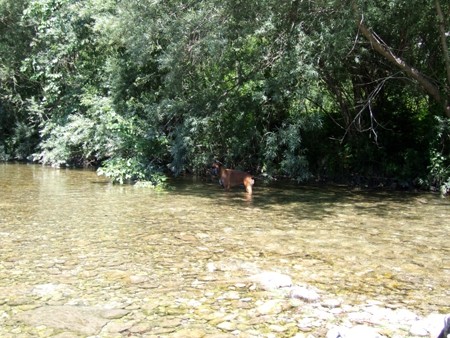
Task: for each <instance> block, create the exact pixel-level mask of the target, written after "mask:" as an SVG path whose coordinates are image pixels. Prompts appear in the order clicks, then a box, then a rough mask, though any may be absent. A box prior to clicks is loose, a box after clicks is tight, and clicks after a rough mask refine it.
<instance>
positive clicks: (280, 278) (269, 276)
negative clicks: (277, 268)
mask: <svg viewBox="0 0 450 338" xmlns="http://www.w3.org/2000/svg"><path fill="white" fill-rule="evenodd" d="M250 279H251V280H252V281H254V282H256V283H258V284H259V285H260V286H261V287H262V288H263V289H264V290H267V291H271V290H275V289H279V288H284V287H289V286H292V279H291V277H289V276H288V275H284V274H281V273H278V272H273V271H264V272H261V273H259V274H257V275H253V276H252V277H251V278H250Z"/></svg>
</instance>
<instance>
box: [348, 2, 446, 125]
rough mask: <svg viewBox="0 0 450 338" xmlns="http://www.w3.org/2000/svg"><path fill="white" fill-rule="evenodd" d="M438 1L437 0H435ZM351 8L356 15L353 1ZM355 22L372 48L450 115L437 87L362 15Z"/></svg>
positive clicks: (356, 8)
mask: <svg viewBox="0 0 450 338" xmlns="http://www.w3.org/2000/svg"><path fill="white" fill-rule="evenodd" d="M436 1H438V0H436ZM352 4H353V9H354V12H355V14H356V15H358V13H360V11H359V10H358V7H357V5H356V3H355V1H352ZM357 24H358V28H359V31H360V32H361V33H362V35H364V37H365V38H366V39H367V40H368V41H369V42H370V44H371V45H372V48H373V49H374V50H375V51H376V52H378V53H379V54H380V55H381V56H383V57H384V58H385V59H386V60H388V61H389V62H391V63H392V64H394V65H395V66H397V67H398V68H400V69H401V70H402V71H403V72H405V73H406V74H407V75H408V76H410V77H411V78H413V79H414V80H416V81H417V82H418V83H419V84H420V85H421V86H422V88H423V89H424V90H425V91H426V92H427V93H428V94H429V95H430V96H431V97H432V98H433V99H434V100H435V101H436V102H438V103H439V104H441V105H442V106H443V108H444V111H445V113H446V115H447V116H448V117H450V105H449V104H448V102H447V100H446V99H443V98H442V96H441V93H440V90H439V87H438V86H436V85H435V84H434V83H432V82H431V81H430V80H428V79H427V78H426V77H425V76H424V75H423V74H422V73H421V72H420V71H419V70H417V69H416V68H414V67H412V66H410V65H408V64H407V63H406V62H405V61H404V60H403V59H401V58H400V57H399V56H397V55H396V54H395V53H394V52H393V51H392V49H391V48H390V47H389V46H388V45H387V44H386V43H385V42H384V41H383V40H381V39H380V37H379V36H378V35H377V34H375V33H374V32H372V31H371V30H370V29H369V28H368V27H367V26H366V25H365V24H364V16H363V15H362V16H361V19H359V18H357ZM447 51H448V49H447Z"/></svg>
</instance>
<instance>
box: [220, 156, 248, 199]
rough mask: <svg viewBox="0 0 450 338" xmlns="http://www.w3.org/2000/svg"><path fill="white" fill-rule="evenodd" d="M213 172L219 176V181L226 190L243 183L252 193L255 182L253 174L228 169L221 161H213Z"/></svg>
mask: <svg viewBox="0 0 450 338" xmlns="http://www.w3.org/2000/svg"><path fill="white" fill-rule="evenodd" d="M212 173H213V175H216V176H219V183H220V185H221V186H223V187H224V188H225V189H226V190H230V188H231V187H234V186H237V185H241V184H243V185H244V187H245V190H246V191H247V193H249V194H250V195H251V194H252V187H253V184H255V180H254V179H253V176H252V175H250V174H248V173H246V172H244V171H240V170H233V169H226V168H225V167H224V166H223V165H222V163H220V162H214V163H213V165H212Z"/></svg>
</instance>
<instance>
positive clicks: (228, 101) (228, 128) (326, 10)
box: [0, 0, 450, 192]
mask: <svg viewBox="0 0 450 338" xmlns="http://www.w3.org/2000/svg"><path fill="white" fill-rule="evenodd" d="M449 12H450V4H449V3H448V2H442V3H441V2H440V1H439V0H435V1H434V2H431V1H423V0H409V1H404V0H390V1H382V2H379V3H372V2H367V1H358V0H347V1H337V0H328V1H302V0H262V1H255V0H251V1H249V0H245V1H243V0H225V1H218V0H208V1H194V0H186V1H180V0H178V1H177V0H167V1H157V0H156V1H155V0H127V1H120V0H85V1H75V0H0V83H1V86H0V158H3V159H12V158H15V159H31V160H34V161H40V162H42V163H47V164H52V165H93V166H98V167H99V172H100V173H102V174H104V175H107V176H109V177H111V178H112V179H113V180H114V181H118V182H125V181H129V180H131V181H133V180H138V181H146V182H150V183H151V184H158V183H161V182H162V181H163V180H164V177H165V176H164V175H165V174H167V173H169V172H171V173H173V174H180V173H183V172H194V173H201V172H203V171H204V170H205V168H207V167H208V165H209V164H210V163H211V162H212V160H213V159H220V160H222V161H223V162H225V163H226V164H227V165H228V166H231V167H240V168H243V169H246V170H250V171H253V172H254V173H259V174H264V175H265V176H267V177H272V176H277V175H283V176H287V177H291V178H294V179H297V180H299V181H302V180H307V179H333V180H348V179H350V178H352V180H353V181H354V182H355V183H357V184H371V182H373V183H375V182H376V184H379V183H389V182H390V183H389V184H398V185H404V186H411V185H412V184H421V185H422V186H424V187H427V186H436V187H441V188H442V190H443V192H446V191H448V190H449V189H450V152H449V146H450V122H449V118H450V104H449V101H450V61H449V53H450V51H449V48H448V44H447V40H448V37H449V35H450V33H449V30H450V27H449V25H448V22H446V21H445V20H446V17H447V16H448V15H447V16H446V15H445V13H449Z"/></svg>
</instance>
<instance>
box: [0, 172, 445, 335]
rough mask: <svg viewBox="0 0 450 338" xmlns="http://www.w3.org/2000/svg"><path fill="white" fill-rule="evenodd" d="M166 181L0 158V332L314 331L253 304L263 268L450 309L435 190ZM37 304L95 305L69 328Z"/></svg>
mask: <svg viewBox="0 0 450 338" xmlns="http://www.w3.org/2000/svg"><path fill="white" fill-rule="evenodd" d="M171 185H172V187H173V189H171V190H170V191H168V192H155V191H153V190H151V189H148V188H137V187H134V186H127V185H124V186H119V185H112V184H110V183H108V181H106V180H105V179H103V178H102V177H99V176H97V175H96V173H95V172H92V171H83V170H64V169H53V168H48V167H42V166H36V165H21V164H0V336H1V337H18V336H23V337H30V336H40V337H46V336H58V337H73V336H102V337H110V336H149V337H150V336H170V335H174V336H175V335H177V334H178V336H180V337H181V336H189V335H191V336H193V337H194V336H208V335H209V336H211V337H219V336H220V337H222V336H226V335H227V334H228V335H230V336H245V337H247V336H248V337H257V336H261V337H270V336H274V337H275V336H286V337H288V336H294V335H295V334H297V336H298V337H300V336H302V334H303V335H304V336H305V337H306V336H307V334H310V335H311V336H312V337H319V336H320V335H321V334H324V332H326V331H324V328H323V327H322V328H319V327H318V326H324V325H325V324H324V323H325V322H326V319H323V320H322V321H320V322H319V323H321V324H320V325H319V324H317V320H318V319H317V320H316V322H315V323H316V324H311V325H309V326H308V325H307V324H305V323H303V324H302V325H300V324H299V323H300V322H301V321H302V320H304V318H305V316H306V315H304V314H303V315H302V311H306V310H302V309H303V307H302V305H301V304H298V303H295V302H291V300H289V303H286V304H284V303H283V304H281V303H269V305H270V304H272V305H273V306H274V309H272V308H270V306H269V305H268V306H269V309H268V310H265V308H261V306H263V305H265V304H267V302H268V301H270V300H271V297H275V296H273V295H271V294H270V293H268V292H267V291H265V290H261V289H260V288H258V286H257V285H255V283H253V282H252V281H251V276H253V275H255V274H258V273H261V272H263V271H273V272H278V273H281V274H284V275H288V276H290V277H291V278H292V282H293V283H295V284H297V285H304V286H307V287H309V288H314V290H317V292H318V293H319V294H320V295H321V297H323V298H326V297H328V298H333V299H339V301H340V302H342V303H343V304H349V305H351V306H356V305H358V304H366V303H370V302H372V303H376V304H382V305H383V306H388V307H389V308H391V309H396V308H404V309H408V310H410V311H413V312H415V313H417V314H419V315H425V314H428V313H431V312H440V313H449V312H450V302H449V299H450V291H449V286H450V240H449V235H448V234H449V230H450V222H449V220H450V200H449V199H448V198H441V197H439V196H438V195H433V194H413V193H397V192H395V193H394V192H378V191H375V192H374V191H370V192H361V191H352V190H351V189H348V188H342V187H323V188H314V187H298V186H290V187H289V186H282V185H278V186H277V185H273V186H264V185H262V184H259V183H258V182H256V184H255V187H254V195H253V197H252V198H251V199H249V198H246V194H245V192H244V190H243V189H239V188H237V189H236V190H233V191H231V192H225V191H223V190H222V189H221V188H220V187H219V186H218V185H217V184H216V183H212V182H207V181H202V180H193V179H183V180H177V181H173V182H171ZM280 304H281V305H280ZM275 305H280V307H279V308H275V307H276V306H275ZM308 306H309V305H308ZM45 307H52V308H53V310H55V309H56V310H60V311H59V313H62V312H64V311H68V312H67V316H72V317H74V316H80V319H79V320H80V321H82V320H86V321H87V320H88V319H86V318H84V317H83V314H80V313H78V312H77V313H75V315H74V314H73V313H72V314H71V312H70V311H71V310H70V307H72V308H73V307H77V309H84V310H86V311H94V310H95V309H102V311H109V313H108V314H107V315H103V317H102V316H99V318H100V317H101V318H103V319H104V321H103V322H102V321H101V319H99V321H100V323H99V325H98V327H97V328H95V325H94V324H93V325H94V328H93V329H86V330H84V331H83V329H77V328H76V327H75V328H74V327H73V326H70V325H68V324H67V325H65V324H64V323H62V324H61V323H59V322H56V318H54V320H55V323H52V322H51V321H50V322H48V321H46V320H44V319H42V318H40V319H36V316H38V314H37V313H36V309H43V308H45ZM333 307H334V306H333ZM93 309H94V310H93ZM84 310H83V311H84ZM335 312H336V313H338V311H337V310H336V311H335ZM92 313H94V314H95V311H94V312H92ZM46 316H47V317H52V316H54V315H53V313H52V312H48V313H47V314H46ZM32 317H33V318H35V319H34V321H33V318H32ZM88 317H89V316H88ZM94 317H95V315H92V316H91V318H94ZM310 317H311V316H310ZM30 318H31V319H30ZM330 320H333V321H335V322H338V321H339V318H334V317H333V318H332V319H330ZM62 322H64V319H63V320H62ZM91 324H92V323H91ZM83 325H84V324H83ZM89 325H90V324H89ZM87 326H88V324H86V325H85V327H87Z"/></svg>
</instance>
